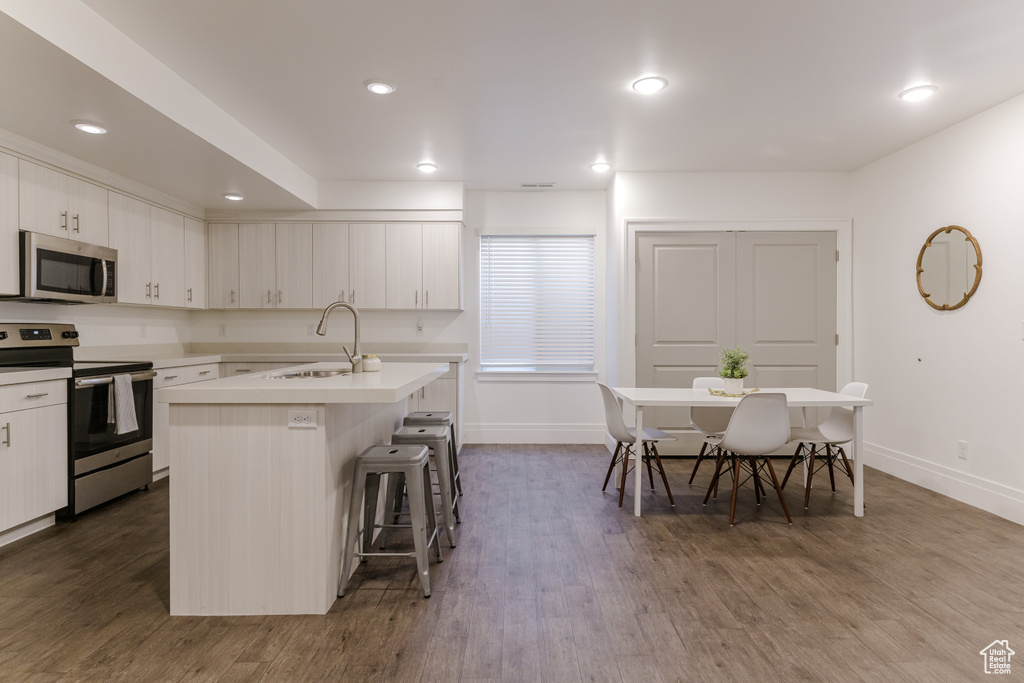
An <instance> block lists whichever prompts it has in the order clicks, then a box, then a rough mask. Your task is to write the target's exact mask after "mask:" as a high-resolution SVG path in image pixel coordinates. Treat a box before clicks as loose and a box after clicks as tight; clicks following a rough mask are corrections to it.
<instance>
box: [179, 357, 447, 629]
mask: <svg viewBox="0 0 1024 683" xmlns="http://www.w3.org/2000/svg"><path fill="white" fill-rule="evenodd" d="M348 368H349V366H348V363H338V362H326V363H313V364H309V365H303V366H300V367H296V368H285V369H279V370H274V371H271V372H263V373H259V374H253V375H246V376H242V377H230V378H226V379H219V380H212V381H209V382H201V383H198V384H188V385H183V386H179V387H169V388H167V389H164V390H162V391H161V394H160V401H162V402H165V403H168V404H169V407H170V411H169V412H170V459H171V472H172V473H173V474H172V476H171V496H170V497H171V503H170V505H171V510H170V526H171V529H170V538H171V614H174V615H236V614H326V613H327V610H328V609H330V607H331V605H332V604H333V603H334V600H335V599H336V593H337V586H338V579H339V572H340V567H341V562H340V558H341V547H342V535H343V530H344V529H345V525H346V523H347V517H348V514H347V513H348V495H349V488H350V484H351V479H352V472H353V468H354V462H353V461H354V459H355V457H356V456H357V455H358V454H359V453H360V452H362V450H363V449H365V448H366V447H368V446H371V445H374V444H379V443H388V442H389V439H390V437H391V434H392V433H393V432H394V431H395V429H396V428H398V427H399V426H401V423H402V418H403V417H404V416H405V414H406V398H407V397H408V396H409V395H410V394H412V393H413V392H415V391H418V390H419V389H420V388H422V387H424V386H426V385H427V384H429V383H430V382H432V381H434V380H435V379H436V378H438V377H440V376H441V375H443V374H444V373H445V372H447V371H448V365H447V364H444V363H384V364H383V366H382V369H381V371H380V372H365V373H354V374H339V375H334V376H325V377H303V378H283V377H280V375H283V374H287V373H288V372H289V371H290V370H302V371H318V370H319V371H322V370H333V369H344V370H347V369H348Z"/></svg>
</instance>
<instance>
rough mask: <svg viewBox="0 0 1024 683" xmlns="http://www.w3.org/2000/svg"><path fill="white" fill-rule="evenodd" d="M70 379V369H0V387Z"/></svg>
mask: <svg viewBox="0 0 1024 683" xmlns="http://www.w3.org/2000/svg"><path fill="white" fill-rule="evenodd" d="M69 377H71V368H24V367H13V368H0V386H3V385H5V384H22V383H24V382H45V381H47V380H51V379H67V378H69Z"/></svg>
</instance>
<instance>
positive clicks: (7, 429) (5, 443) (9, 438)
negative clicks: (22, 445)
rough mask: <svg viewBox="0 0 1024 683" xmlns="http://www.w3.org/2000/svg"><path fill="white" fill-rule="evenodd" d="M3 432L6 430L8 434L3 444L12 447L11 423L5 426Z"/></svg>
mask: <svg viewBox="0 0 1024 683" xmlns="http://www.w3.org/2000/svg"><path fill="white" fill-rule="evenodd" d="M3 430H4V431H5V432H7V438H5V439H4V440H3V442H2V443H3V444H4V445H5V446H10V445H11V423H10V422H8V423H7V424H5V425H4V426H3Z"/></svg>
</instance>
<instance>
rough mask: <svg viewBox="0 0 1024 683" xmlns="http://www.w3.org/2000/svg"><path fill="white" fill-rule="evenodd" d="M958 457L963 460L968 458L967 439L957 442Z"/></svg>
mask: <svg viewBox="0 0 1024 683" xmlns="http://www.w3.org/2000/svg"><path fill="white" fill-rule="evenodd" d="M956 457H958V458H960V459H961V460H966V459H967V442H966V441H957V442H956Z"/></svg>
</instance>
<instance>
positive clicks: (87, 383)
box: [75, 370, 156, 388]
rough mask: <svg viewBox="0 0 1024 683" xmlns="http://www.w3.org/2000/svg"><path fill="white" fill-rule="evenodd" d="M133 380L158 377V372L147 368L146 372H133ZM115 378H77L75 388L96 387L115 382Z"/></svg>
mask: <svg viewBox="0 0 1024 683" xmlns="http://www.w3.org/2000/svg"><path fill="white" fill-rule="evenodd" d="M131 376H132V381H133V382H143V381H145V380H147V379H153V378H154V377H156V372H154V371H153V370H147V371H146V372H133V373H131ZM113 383H114V378H113V376H110V377H87V378H86V379H76V380H75V388H78V387H95V386H99V385H100V384H113Z"/></svg>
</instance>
